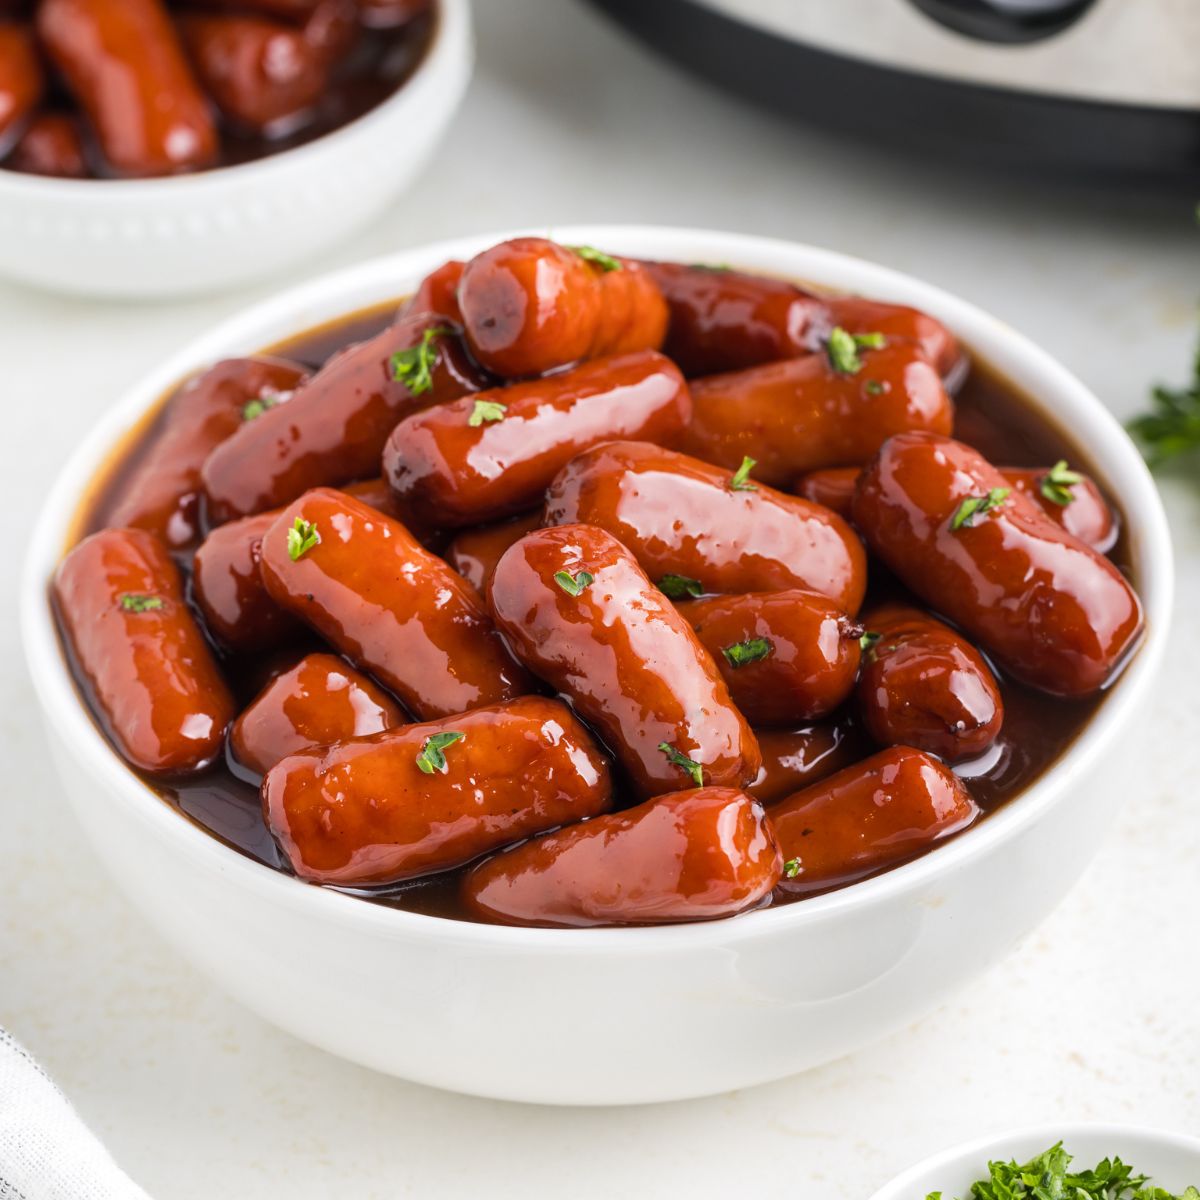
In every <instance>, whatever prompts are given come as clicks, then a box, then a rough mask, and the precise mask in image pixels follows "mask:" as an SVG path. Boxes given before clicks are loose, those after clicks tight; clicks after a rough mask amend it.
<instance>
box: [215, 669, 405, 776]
mask: <svg viewBox="0 0 1200 1200" xmlns="http://www.w3.org/2000/svg"><path fill="white" fill-rule="evenodd" d="M404 722H405V715H404V710H403V709H402V708H401V707H400V705H398V704H397V703H396V702H395V700H393V699H392V698H391V696H389V695H388V694H387V693H386V692H385V691H384V690H383V689H382V688H380V687H379V686H378V685H377V684H375V683H372V682H371V680H369V679H368V678H367V677H366V676H365V675H360V674H359V673H358V672H357V671H355V670H354V669H353V668H352V667H348V666H347V665H346V664H345V663H344V662H343V661H342V660H341V659H340V658H338V657H337V656H336V655H333V654H309V655H307V656H306V657H304V658H302V659H301V660H300V661H299V662H298V663H297V664H296V665H295V666H294V667H293V668H292V669H291V670H290V671H285V672H284V673H283V674H281V675H277V676H276V677H275V678H274V679H273V680H272V681H271V682H270V683H269V684H267V686H266V688H264V689H263V691H262V692H261V693H260V694H259V695H258V696H257V697H255V699H254V700H253V701H252V702H251V704H250V705H249V707H248V708H247V709H246V710H245V712H243V713H242V715H241V716H240V717H238V719H237V720H236V721H235V722H234V723H233V728H232V729H231V730H230V731H229V745H230V748H231V749H232V750H233V756H234V758H235V759H237V761H238V762H239V763H241V764H242V766H244V767H248V768H249V769H250V770H251V771H253V772H254V773H255V774H256V775H265V774H266V773H267V772H268V771H269V770H270V769H271V768H272V767H273V766H274V765H275V764H276V763H277V762H280V761H282V760H283V759H285V758H287V756H288V755H289V754H297V753H299V752H300V751H301V750H309V749H311V748H312V747H314V746H328V745H330V744H332V743H333V742H344V741H347V740H348V739H350V738H357V737H367V736H369V735H370V734H372V733H379V732H381V731H382V730H384V729H391V728H393V727H394V726H396V725H403V724H404Z"/></svg>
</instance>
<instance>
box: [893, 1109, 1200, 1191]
mask: <svg viewBox="0 0 1200 1200" xmlns="http://www.w3.org/2000/svg"><path fill="white" fill-rule="evenodd" d="M1056 1142H1062V1144H1063V1147H1064V1149H1065V1150H1066V1151H1067V1153H1068V1154H1071V1155H1073V1156H1074V1159H1075V1161H1074V1162H1073V1163H1072V1164H1071V1165H1072V1166H1073V1167H1074V1168H1076V1169H1077V1170H1083V1169H1085V1168H1087V1167H1094V1166H1095V1165H1096V1164H1097V1163H1099V1162H1101V1161H1102V1160H1103V1159H1105V1158H1114V1157H1116V1158H1120V1159H1121V1161H1122V1162H1124V1163H1126V1164H1127V1165H1128V1166H1131V1167H1133V1169H1134V1170H1135V1171H1137V1172H1138V1173H1139V1174H1141V1175H1149V1176H1150V1179H1151V1180H1152V1182H1153V1183H1154V1184H1155V1185H1156V1186H1158V1187H1162V1188H1166V1189H1167V1190H1168V1191H1169V1192H1171V1193H1172V1194H1177V1193H1182V1192H1183V1190H1184V1189H1185V1188H1189V1187H1200V1140H1197V1139H1196V1138H1194V1137H1187V1136H1185V1135H1184V1134H1181V1133H1164V1132H1162V1131H1160V1130H1155V1129H1139V1128H1137V1127H1136V1126H1132V1125H1046V1126H1042V1127H1039V1128H1035V1129H1021V1130H1017V1131H1015V1132H1011V1133H1002V1134H998V1135H992V1136H991V1137H985V1138H980V1139H978V1140H977V1141H973V1142H968V1143H966V1144H965V1145H962V1146H955V1147H954V1148H953V1149H950V1150H945V1151H943V1152H942V1153H941V1154H935V1155H933V1156H932V1157H931V1158H927V1159H926V1160H925V1161H924V1162H921V1163H918V1164H917V1165H916V1166H915V1167H911V1168H910V1169H909V1170H907V1171H905V1172H904V1174H903V1175H899V1176H897V1177H896V1178H895V1179H893V1180H892V1182H891V1183H889V1184H887V1185H886V1186H884V1187H882V1188H880V1189H879V1191H877V1192H876V1193H875V1195H874V1196H872V1197H871V1200H925V1197H926V1196H928V1195H929V1193H930V1192H939V1191H940V1192H941V1193H942V1196H943V1200H967V1198H968V1193H969V1190H970V1187H971V1184H972V1183H974V1182H975V1180H977V1179H986V1178H987V1165H988V1163H989V1162H1000V1161H1003V1162H1007V1161H1010V1160H1012V1159H1016V1161H1017V1162H1020V1163H1025V1162H1029V1160H1030V1159H1031V1158H1033V1157H1034V1156H1035V1155H1038V1154H1041V1153H1042V1151H1043V1150H1048V1149H1049V1148H1050V1147H1051V1146H1053V1145H1054V1144H1055V1143H1056Z"/></svg>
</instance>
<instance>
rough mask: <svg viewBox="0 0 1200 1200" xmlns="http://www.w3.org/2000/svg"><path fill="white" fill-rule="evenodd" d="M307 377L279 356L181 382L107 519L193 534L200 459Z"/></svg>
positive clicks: (179, 539)
mask: <svg viewBox="0 0 1200 1200" xmlns="http://www.w3.org/2000/svg"><path fill="white" fill-rule="evenodd" d="M306 376H307V371H306V370H305V368H304V367H302V366H300V365H299V364H298V363H292V362H287V361H286V360H285V359H281V358H230V359H226V360H225V361H224V362H219V363H217V364H216V366H213V367H210V368H209V369H208V370H207V371H204V372H203V373H201V374H200V375H197V376H195V378H193V379H191V380H190V381H189V382H188V383H186V384H184V386H183V387H182V388H180V390H179V391H178V392H176V394H175V395H174V396H173V397H172V398H171V400H170V401H169V402H168V404H167V409H166V414H165V416H164V418H163V422H162V428H161V429H160V431H159V432H158V433H157V434H156V435H155V437H154V440H153V441H152V442H151V443H150V449H149V450H148V451H147V452H146V454H145V456H144V457H143V458H142V459H141V461H140V462H139V463H138V464H137V466H136V467H135V468H134V469H133V470H132V471H131V472H130V473H129V474H128V475H127V476H126V477H125V478H124V479H123V481H122V483H121V487H120V490H119V492H118V493H117V495H116V497H115V498H114V500H113V503H112V507H111V508H110V509H109V512H108V514H107V524H109V525H133V526H136V527H137V528H139V529H148V530H150V532H151V533H156V534H158V535H159V537H161V538H162V539H163V540H164V541H165V542H167V544H168V545H170V546H175V547H179V546H186V545H188V544H189V543H190V542H193V541H195V539H196V538H197V537H198V536H199V533H200V493H201V490H202V485H201V468H202V467H203V466H204V461H205V459H207V458H208V456H209V454H210V453H211V452H212V451H213V450H214V449H215V448H216V447H217V446H219V445H220V444H221V443H222V442H224V441H225V440H226V439H227V438H229V437H232V436H233V435H234V434H235V433H236V432H237V431H238V430H240V429H241V428H242V427H243V426H244V425H247V424H250V423H252V422H253V421H255V420H257V419H258V418H259V416H261V415H262V414H263V413H264V412H266V410H267V409H268V408H270V407H271V406H272V405H275V404H278V403H279V402H281V401H283V400H286V399H287V398H288V396H290V395H291V393H292V391H293V390H294V389H295V388H296V387H297V386H299V384H300V383H301V382H303V380H304V379H305V377H306Z"/></svg>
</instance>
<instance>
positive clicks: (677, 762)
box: [658, 742, 704, 787]
mask: <svg viewBox="0 0 1200 1200" xmlns="http://www.w3.org/2000/svg"><path fill="white" fill-rule="evenodd" d="M658 748H659V750H661V751H662V752H663V754H665V755H666V756H667V762H669V763H670V764H671V765H672V766H674V767H678V768H679V769H680V770H681V771H686V772H687V773H688V774H689V775H690V776H691V777H692V782H693V783H694V784H695V785H696V786H697V787H703V786H704V768H703V767H702V766H701V765H700V764H699V763H698V762H696V761H695V760H694V759H691V758H688V756H687V755H686V754H681V753H680V752H679V751H678V750H676V749H675V747H674V746H672V745H671V743H670V742H659V743H658Z"/></svg>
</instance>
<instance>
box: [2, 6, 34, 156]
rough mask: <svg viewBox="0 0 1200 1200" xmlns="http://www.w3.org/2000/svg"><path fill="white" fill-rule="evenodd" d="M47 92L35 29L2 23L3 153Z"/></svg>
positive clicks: (13, 141)
mask: <svg viewBox="0 0 1200 1200" xmlns="http://www.w3.org/2000/svg"><path fill="white" fill-rule="evenodd" d="M44 90H45V79H44V76H43V71H42V64H41V62H40V60H39V59H38V53H37V45H36V44H35V42H34V37H33V30H32V29H31V28H30V27H29V26H28V25H18V24H16V23H15V22H12V21H4V20H0V154H3V153H4V152H5V151H6V150H7V149H8V148H9V146H11V145H13V144H14V143H15V142H16V140H17V138H18V137H20V135H21V133H22V132H23V130H24V129H25V126H26V125H27V124H28V122H29V120H30V119H31V118H32V117H33V114H34V110H35V109H36V108H37V106H38V102H39V101H40V100H41V98H42V92H43V91H44Z"/></svg>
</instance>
